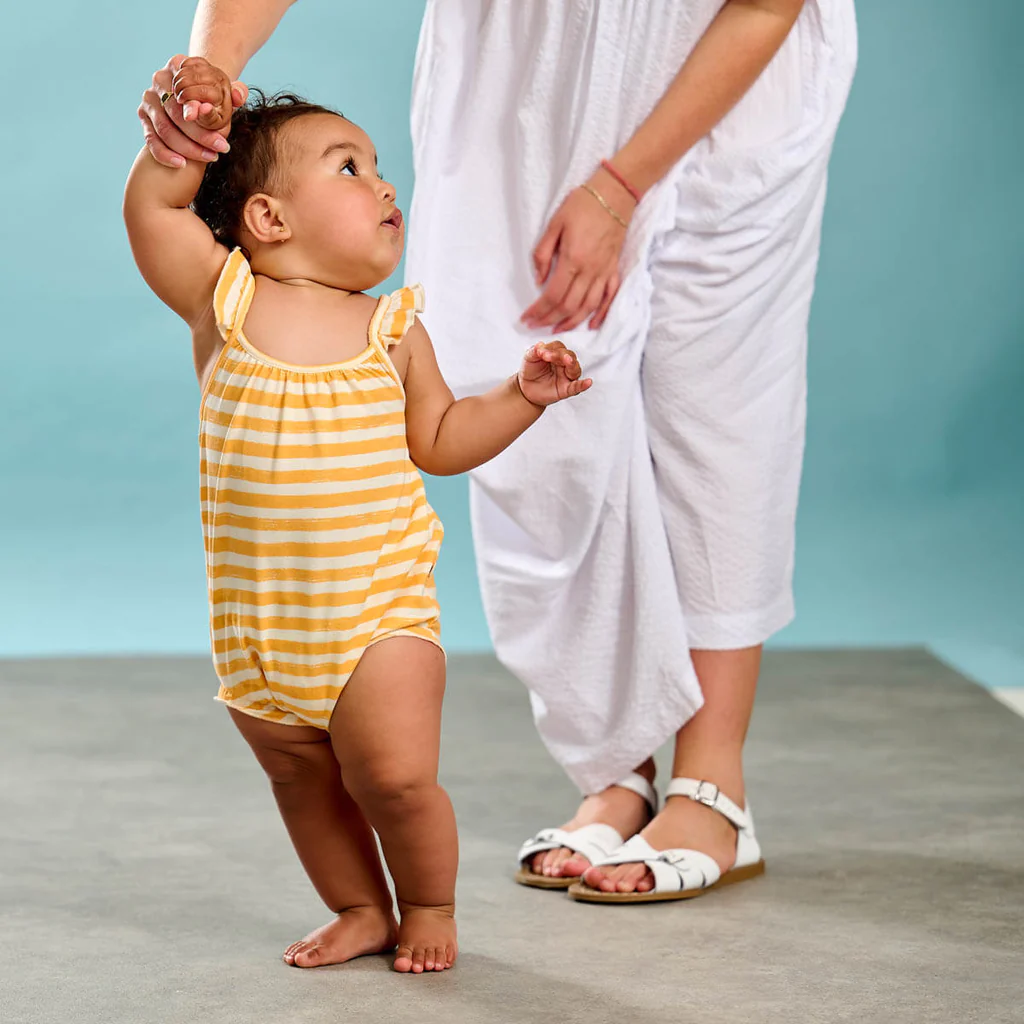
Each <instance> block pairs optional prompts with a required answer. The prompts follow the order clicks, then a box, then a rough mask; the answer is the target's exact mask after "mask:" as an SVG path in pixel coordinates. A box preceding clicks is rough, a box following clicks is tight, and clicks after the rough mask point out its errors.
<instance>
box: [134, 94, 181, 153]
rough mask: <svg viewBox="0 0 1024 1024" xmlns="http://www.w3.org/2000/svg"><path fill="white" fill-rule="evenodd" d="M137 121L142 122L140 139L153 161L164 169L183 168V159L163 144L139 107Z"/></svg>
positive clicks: (147, 117) (151, 123)
mask: <svg viewBox="0 0 1024 1024" xmlns="http://www.w3.org/2000/svg"><path fill="white" fill-rule="evenodd" d="M139 120H140V121H141V122H142V137H143V139H144V140H145V143H146V146H147V148H148V149H149V152H150V153H151V154H152V157H153V159H154V160H155V161H156V162H157V163H158V164H163V165H164V167H184V166H185V158H184V157H183V156H180V155H179V154H178V153H175V152H174V150H173V149H171V148H170V147H169V146H167V145H165V144H164V141H163V140H162V139H161V138H160V136H159V135H158V134H157V131H156V128H154V127H153V122H152V121H151V120H150V119H149V116H148V115H147V114H145V113H144V111H143V108H142V107H139Z"/></svg>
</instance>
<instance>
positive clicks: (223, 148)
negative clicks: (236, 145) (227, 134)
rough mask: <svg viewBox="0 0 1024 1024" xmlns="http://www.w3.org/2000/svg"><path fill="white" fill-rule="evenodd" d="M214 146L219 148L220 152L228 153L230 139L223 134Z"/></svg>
mask: <svg viewBox="0 0 1024 1024" xmlns="http://www.w3.org/2000/svg"><path fill="white" fill-rule="evenodd" d="M213 148H214V149H215V150H217V152H218V153H226V152H227V151H228V150H229V149H230V148H231V147H230V146H229V145H228V140H227V139H225V138H224V137H223V136H221V137H220V138H218V139H217V141H216V142H214V144H213Z"/></svg>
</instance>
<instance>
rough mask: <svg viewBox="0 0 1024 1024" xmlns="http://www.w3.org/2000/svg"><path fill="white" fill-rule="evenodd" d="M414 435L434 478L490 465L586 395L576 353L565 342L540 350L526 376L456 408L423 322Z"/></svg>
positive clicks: (410, 384) (412, 374)
mask: <svg viewBox="0 0 1024 1024" xmlns="http://www.w3.org/2000/svg"><path fill="white" fill-rule="evenodd" d="M403 344H404V345H408V346H409V357H408V358H409V363H408V370H407V371H406V375H405V391H406V412H405V420H406V431H407V434H408V439H409V454H410V455H411V456H412V459H413V462H415V463H416V465H417V466H419V468H420V469H422V470H423V471H424V472H426V473H430V474H432V475H434V476H451V475H453V474H456V473H465V472H466V471H468V470H470V469H473V468H475V467H476V466H480V465H483V463H485V462H487V461H488V460H490V459H493V458H494V456H495V455H497V454H498V453H499V452H502V451H504V450H505V449H506V448H507V447H508V446H509V445H510V444H511V443H512V442H513V441H514V440H515V439H516V438H517V437H518V436H519V435H520V434H522V433H523V432H524V431H525V430H526V429H527V428H528V427H530V426H531V425H532V424H533V423H535V422H536V421H537V420H538V419H539V418H540V416H541V413H543V412H544V409H545V408H546V407H547V406H549V405H553V404H554V403H555V402H559V401H561V400H562V399H565V398H573V397H575V396H576V395H579V394H582V393H583V392H584V391H586V390H587V389H588V388H589V387H590V385H591V384H592V381H591V380H589V379H583V374H582V372H581V371H580V364H579V362H578V360H577V359H576V355H575V353H574V352H570V351H569V349H567V348H566V347H565V346H564V345H563V344H562V343H561V342H560V341H552V342H543V343H540V344H537V345H534V346H533V347H532V348H531V349H530V350H529V351H528V352H527V353H526V357H525V359H524V360H523V365H522V367H521V368H520V370H519V372H518V373H516V374H515V375H514V376H513V377H510V378H509V379H508V380H507V381H506V382H505V383H504V384H501V385H499V386H498V387H496V388H494V389H492V390H491V391H488V392H487V393H486V394H483V395H474V396H473V397H472V398H463V399H461V400H460V401H455V398H454V396H453V395H452V393H451V391H450V389H449V388H448V385H447V384H446V383H445V381H444V377H442V376H441V371H440V369H439V368H438V365H437V359H436V358H435V356H434V347H433V345H431V343H430V338H429V337H428V336H427V332H426V331H425V330H424V329H423V326H422V325H421V324H420V323H418V322H417V323H416V324H415V325H414V326H413V327H412V328H411V329H410V331H409V334H408V335H407V337H406V339H405V341H404V342H403Z"/></svg>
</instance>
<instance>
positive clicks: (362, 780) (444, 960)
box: [331, 636, 459, 974]
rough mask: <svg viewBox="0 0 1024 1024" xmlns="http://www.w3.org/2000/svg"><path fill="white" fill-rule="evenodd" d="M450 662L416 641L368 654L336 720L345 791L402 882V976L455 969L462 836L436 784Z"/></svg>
mask: <svg viewBox="0 0 1024 1024" xmlns="http://www.w3.org/2000/svg"><path fill="white" fill-rule="evenodd" d="M443 696H444V655H443V654H442V653H441V651H440V650H438V648H437V647H435V646H434V645H433V644H431V643H429V642H428V641H426V640H419V639H416V638H414V637H403V636H399V637H392V638H391V639H388V640H382V641H380V642H379V643H377V644H374V645H373V646H372V647H370V648H369V649H368V650H367V651H366V653H365V654H364V655H363V657H362V660H361V661H360V662H359V666H358V667H357V668H356V670H355V672H354V673H353V674H352V677H351V679H350V680H349V682H348V684H347V685H346V687H345V689H344V691H343V692H342V694H341V696H340V697H339V698H338V703H337V705H336V707H335V709H334V716H333V718H332V719H331V741H332V742H333V744H334V752H335V756H336V757H337V759H338V763H339V764H340V765H341V773H342V777H343V778H344V780H345V787H346V788H347V789H348V791H349V792H350V793H351V794H352V796H353V798H354V799H355V801H356V803H358V804H359V806H360V808H361V809H362V811H363V813H364V814H365V815H366V817H367V820H368V821H369V822H370V824H371V825H373V827H374V828H375V829H376V830H377V834H378V835H379V836H380V841H381V846H383V848H384V856H385V859H386V860H387V864H388V868H389V869H390V871H391V875H392V878H393V879H394V882H395V893H396V895H397V896H398V905H399V909H400V910H401V918H402V920H401V927H400V929H399V937H398V953H397V954H396V957H395V969H396V970H398V971H403V972H408V971H412V972H413V973H416V974H418V973H420V972H422V971H443V970H444V969H445V968H447V967H451V966H452V964H453V963H454V962H455V957H456V955H457V953H458V948H457V945H456V939H455V916H454V915H455V873H456V870H457V868H458V859H459V851H458V835H457V833H456V829H455V814H454V812H453V811H452V805H451V801H450V800H449V799H448V794H447V793H445V791H444V790H443V789H442V788H441V787H440V786H439V785H438V783H437V764H438V755H439V752H440V741H441V702H442V699H443Z"/></svg>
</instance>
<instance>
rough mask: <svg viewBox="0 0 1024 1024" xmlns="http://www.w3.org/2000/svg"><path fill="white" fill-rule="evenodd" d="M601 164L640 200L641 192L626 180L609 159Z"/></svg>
mask: <svg viewBox="0 0 1024 1024" xmlns="http://www.w3.org/2000/svg"><path fill="white" fill-rule="evenodd" d="M601 166H602V167H603V168H604V169H605V170H606V171H607V172H608V173H609V174H610V175H611V176H612V177H613V178H614V179H615V180H616V181H617V182H618V183H619V184H620V185H621V186H622V187H623V188H624V189H625V190H626V191H627V192H628V193H629V194H630V195H631V196H632V197H633V199H634V200H635V201H636V202H638V203H639V202H640V195H641V194H640V192H638V191H637V190H636V189H635V188H633V186H632V185H630V183H629V182H628V181H626V179H625V178H624V177H623V176H622V175H621V174H619V172H618V171H617V170H615V168H614V167H612V165H611V164H610V163H608V161H607V160H602V161H601Z"/></svg>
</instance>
